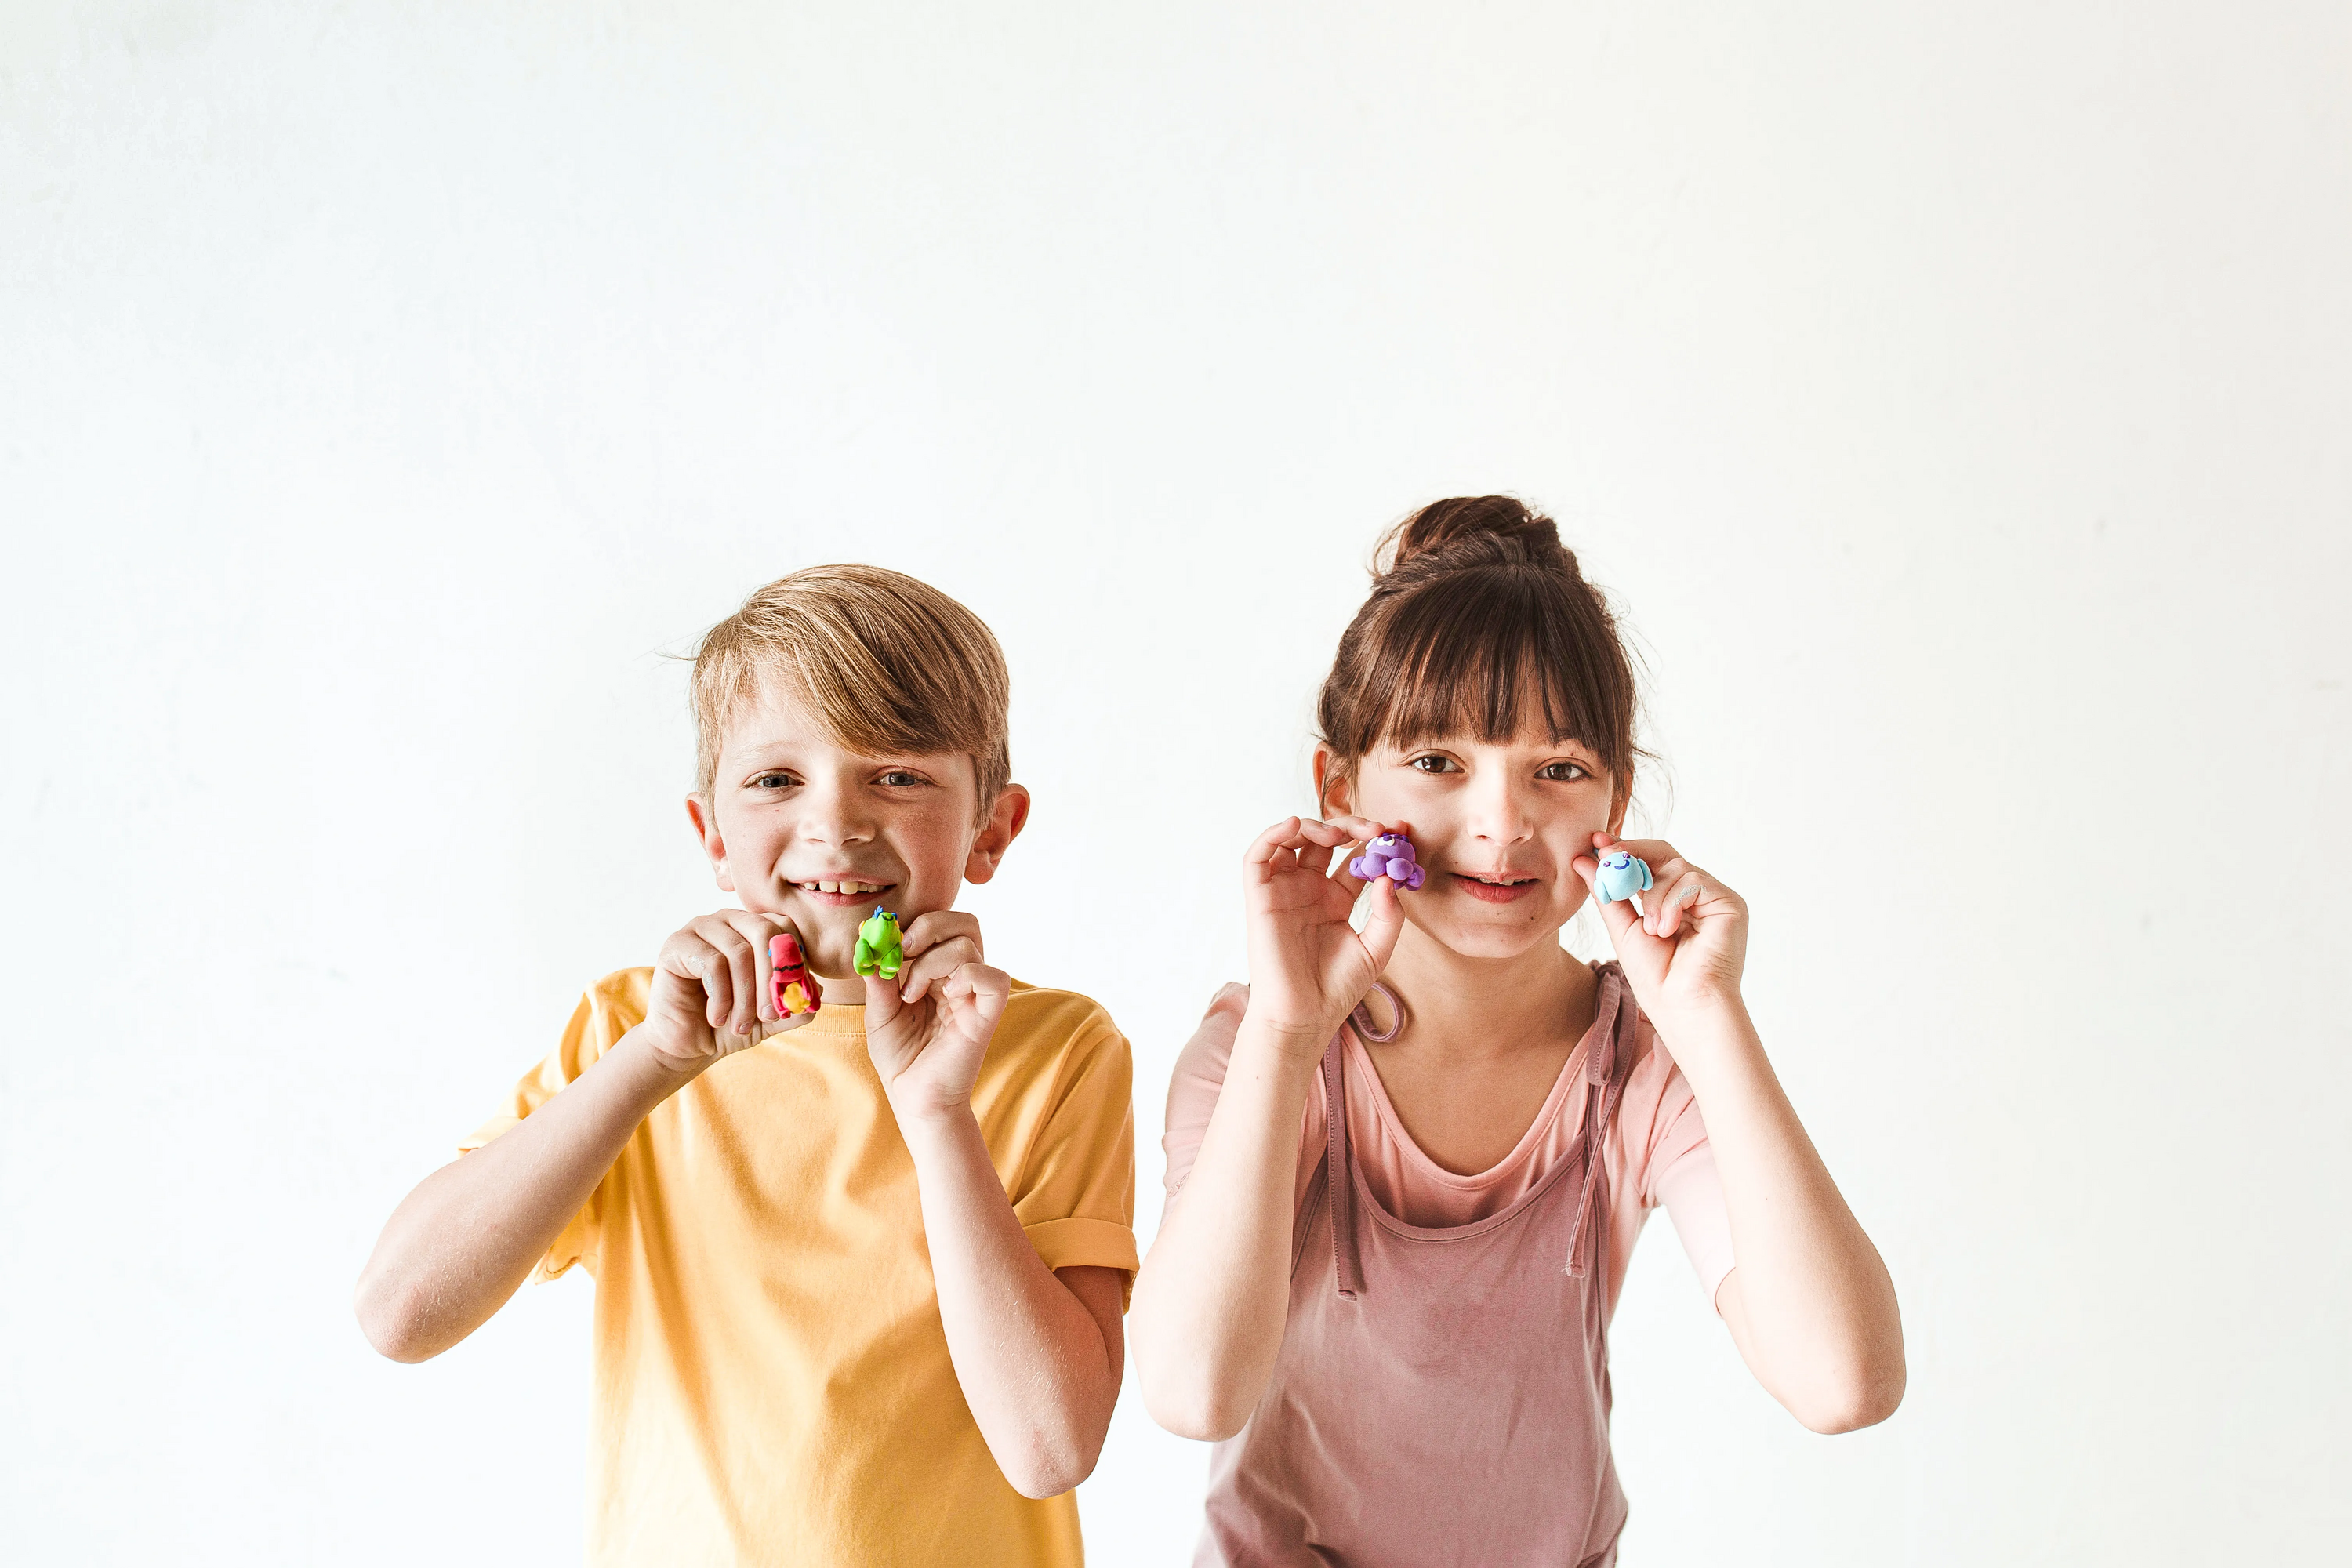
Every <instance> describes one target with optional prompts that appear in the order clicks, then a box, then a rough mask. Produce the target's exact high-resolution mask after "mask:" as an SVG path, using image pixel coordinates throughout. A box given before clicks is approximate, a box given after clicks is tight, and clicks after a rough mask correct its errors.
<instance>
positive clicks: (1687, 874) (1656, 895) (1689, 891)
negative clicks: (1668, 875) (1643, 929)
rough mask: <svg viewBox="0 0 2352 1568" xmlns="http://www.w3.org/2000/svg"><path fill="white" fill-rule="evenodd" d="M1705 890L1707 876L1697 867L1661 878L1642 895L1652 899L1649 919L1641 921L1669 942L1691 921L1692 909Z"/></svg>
mask: <svg viewBox="0 0 2352 1568" xmlns="http://www.w3.org/2000/svg"><path fill="white" fill-rule="evenodd" d="M1705 895H1706V878H1705V877H1703V876H1702V875H1701V874H1700V873H1699V870H1698V868H1696V867H1691V868H1687V869H1685V871H1684V872H1683V874H1682V875H1681V876H1679V877H1677V878H1675V879H1674V880H1673V881H1671V882H1668V881H1664V880H1663V879H1662V880H1661V881H1660V882H1659V883H1658V885H1657V886H1656V887H1655V888H1654V889H1651V890H1650V891H1649V892H1648V893H1645V894H1643V898H1644V899H1645V900H1654V902H1653V903H1652V906H1651V911H1650V918H1649V919H1648V920H1646V921H1643V924H1644V925H1646V926H1648V927H1649V928H1650V929H1651V931H1653V932H1654V933H1655V934H1656V935H1658V936H1660V937H1663V938H1664V939H1666V940H1668V941H1672V940H1673V939H1674V936H1675V932H1676V931H1681V930H1683V929H1684V928H1685V926H1687V925H1689V924H1690V923H1691V911H1692V910H1695V909H1696V908H1697V906H1698V901H1699V900H1700V899H1701V898H1702V897H1704V896H1705Z"/></svg>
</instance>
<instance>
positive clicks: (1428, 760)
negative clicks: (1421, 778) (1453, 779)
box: [1405, 752, 1462, 773]
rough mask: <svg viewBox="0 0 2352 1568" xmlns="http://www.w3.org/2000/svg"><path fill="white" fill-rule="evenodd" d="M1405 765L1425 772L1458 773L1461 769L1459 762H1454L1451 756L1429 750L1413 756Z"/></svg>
mask: <svg viewBox="0 0 2352 1568" xmlns="http://www.w3.org/2000/svg"><path fill="white" fill-rule="evenodd" d="M1405 766H1407V767H1409V768H1418V769H1419V770H1421V771H1422V772H1423V773H1460V772H1461V771H1462V764H1461V763H1457V762H1455V761H1454V759H1453V758H1452V757H1441V756H1439V755H1438V754H1437V753H1436V752H1429V753H1427V754H1425V755H1423V756H1418V757H1415V758H1413V760H1412V761H1411V762H1409V763H1406V764H1405Z"/></svg>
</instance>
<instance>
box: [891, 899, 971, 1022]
mask: <svg viewBox="0 0 2352 1568" xmlns="http://www.w3.org/2000/svg"><path fill="white" fill-rule="evenodd" d="M958 938H961V939H963V940H966V941H969V942H971V950H972V956H973V957H974V958H978V957H979V956H980V953H981V948H982V942H981V939H980V917H979V916H977V915H974V914H971V913H969V912H967V911H966V910H932V911H931V912H930V913H929V914H924V915H917V916H916V917H915V919H914V921H913V923H912V924H910V925H908V927H907V929H906V931H904V932H903V933H901V935H900V936H899V939H898V952H899V956H901V957H903V958H913V957H915V956H916V955H918V954H919V953H922V952H927V951H929V949H931V948H933V947H937V946H939V945H940V944H941V943H943V942H952V941H955V940H957V939H958ZM910 1000H911V998H910Z"/></svg>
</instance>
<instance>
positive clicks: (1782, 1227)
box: [1129, 496, 1904, 1564]
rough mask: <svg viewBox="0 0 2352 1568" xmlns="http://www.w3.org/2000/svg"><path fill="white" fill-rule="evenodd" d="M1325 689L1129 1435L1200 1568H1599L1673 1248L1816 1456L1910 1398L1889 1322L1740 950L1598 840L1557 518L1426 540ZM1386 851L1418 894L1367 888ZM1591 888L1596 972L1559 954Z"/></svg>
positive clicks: (1602, 741)
mask: <svg viewBox="0 0 2352 1568" xmlns="http://www.w3.org/2000/svg"><path fill="white" fill-rule="evenodd" d="M1382 555H1383V557H1384V558H1385V561H1386V565H1385V568H1384V569H1383V570H1382V571H1381V572H1380V574H1379V575H1378V578H1377V580H1376V582H1375V584H1374V586H1373V589H1372V595H1371V598H1370V600H1369V601H1368V602H1367V603H1366V604H1365V605H1364V607H1363V608H1362V609H1361V610H1360V611H1359V612H1358V614H1357V616H1356V618H1355V620H1354V622H1353V623H1352V624H1351V625H1350V626H1349V627H1348V631H1347V634H1346V636H1344V637H1341V638H1340V641H1339V657H1338V658H1337V659H1336V660H1335V661H1334V663H1333V665H1332V668H1331V673H1330V676H1329V678H1328V679H1327V680H1326V681H1325V682H1324V685H1323V692H1322V699H1321V701H1320V704H1319V707H1318V720H1319V723H1320V727H1321V731H1322V732H1321V737H1320V743H1319V744H1318V747H1317V750H1316V753H1315V785H1316V796H1317V801H1318V809H1319V810H1321V811H1323V812H1325V813H1327V814H1328V816H1329V820H1328V821H1314V820H1302V819H1300V818H1297V817H1292V818H1290V819H1288V820H1286V821H1284V822H1281V823H1277V824H1276V825H1275V826H1273V827H1271V828H1269V829H1267V830H1266V832H1265V834H1264V835H1262V836H1261V837H1259V838H1258V840H1257V842H1256V843H1255V844H1254V845H1252V846H1251V847H1250V851H1249V855H1248V858H1247V859H1246V861H1245V869H1244V879H1245V882H1246V885H1247V890H1248V899H1247V905H1248V921H1249V955H1250V979H1251V984H1249V986H1248V987H1247V988H1244V987H1241V986H1237V985H1229V986H1227V987H1226V988H1225V989H1224V990H1223V992H1221V993H1220V994H1218V996H1217V998H1216V999H1215V1001H1214V1002H1213V1003H1212V1004H1211V1006H1210V1009H1209V1014H1208V1016H1207V1017H1206V1018H1204V1019H1203V1020H1202V1025H1201V1028H1200V1031H1199V1033H1198V1034H1196V1035H1195V1036H1194V1037H1193V1038H1192V1043H1191V1044H1190V1045H1189V1046H1187V1047H1185V1050H1184V1054H1183V1056H1182V1058H1181V1060H1180V1061H1179V1063H1178V1065H1177V1068H1176V1074H1175V1079H1174V1081H1173V1082H1172V1084H1171V1086H1170V1089H1169V1094H1168V1134H1167V1140H1166V1147H1167V1152H1168V1178H1167V1180H1168V1199H1167V1208H1166V1211H1165V1214H1164V1216H1163V1217H1162V1219H1161V1221H1160V1234H1159V1237H1158V1239H1157V1241H1156V1242H1155V1243H1154V1244H1153V1246H1152V1248H1151V1253H1150V1257H1149V1258H1147V1259H1146V1260H1145V1262H1144V1266H1143V1271H1142V1274H1141V1277H1140V1278H1139V1279H1138V1280H1137V1282H1136V1287H1135V1300H1134V1309H1133V1312H1132V1315H1131V1316H1130V1317H1129V1331H1130V1332H1131V1334H1132V1336H1133V1340H1132V1342H1133V1344H1134V1346H1135V1361H1136V1367H1137V1371H1138V1372H1139V1374H1140V1379H1141V1384H1142V1388H1143V1395H1144V1399H1145V1402H1146V1403H1147V1405H1149V1406H1150V1410H1151V1413H1152V1415H1153V1416H1154V1417H1155V1418H1156V1419H1158V1420H1159V1422H1160V1425H1161V1426H1166V1427H1167V1428H1168V1429H1169V1430H1171V1431H1172V1432H1176V1433H1179V1434H1181V1435H1183V1436H1191V1437H1200V1438H1207V1439H1212V1440H1214V1441H1215V1442H1216V1443H1217V1444H1218V1447H1217V1449H1216V1451H1215V1456H1214V1458H1213V1462H1212V1465H1211V1471H1210V1482H1209V1499H1208V1521H1207V1529H1206V1531H1204V1533H1203V1536H1202V1542H1201V1546H1200V1551H1199V1561H1200V1562H1201V1563H1233V1564H1242V1563H1296V1562H1301V1561H1308V1562H1317V1561H1335V1562H1349V1563H1416V1564H1418V1563H1445V1562H1459V1563H1577V1564H1596V1563H1598V1564H1605V1563H1613V1562H1614V1561H1615V1560H1616V1542H1617V1535H1618V1532H1619V1531H1620V1530H1621V1529H1622V1527H1623V1525H1624V1521H1625V1501H1624V1497H1623V1494H1622V1492H1620V1491H1619V1489H1618V1487H1617V1479H1616V1473H1615V1470H1614V1468H1613V1467H1612V1464H1611V1461H1610V1456H1609V1431H1608V1424H1609V1405H1610V1392H1609V1366H1608V1323H1609V1315H1610V1312H1611V1310H1612V1308H1613V1307H1614V1305H1615V1302H1616V1295H1617V1289H1618V1286H1619V1282H1620V1281H1621V1280H1622V1278H1623V1274H1624V1264H1625V1259H1626V1257H1627V1256H1628V1254H1629V1253H1630V1252H1631V1251H1632V1249H1633V1241H1634V1238H1635V1237H1637V1236H1638V1235H1639V1234H1640V1233H1641V1228H1642V1222H1643V1218H1644V1217H1645V1214H1646V1211H1647V1210H1649V1209H1650V1208H1652V1207H1654V1206H1655V1205H1658V1204H1660V1203H1664V1204H1665V1205H1667V1206H1668V1208H1670V1209H1671V1210H1672V1211H1673V1213H1674V1216H1675V1229H1676V1230H1677V1231H1678V1232H1679V1233H1680V1234H1681V1236H1682V1238H1683V1245H1684V1247H1685V1249H1686V1250H1687V1251H1688V1252H1689V1254H1690V1257H1691V1260H1692V1262H1693V1263H1694V1264H1695V1265H1696V1268H1698V1271H1699V1274H1700V1277H1701V1279H1702V1280H1703V1281H1704V1283H1705V1284H1706V1287H1707V1289H1709V1290H1710V1291H1711V1292H1712V1294H1713V1298H1714V1301H1715V1306H1716V1310H1717V1312H1718V1313H1719V1314H1720V1315H1721V1316H1722V1318H1723V1321H1724V1322H1725V1323H1726V1325H1727V1327H1728V1328H1729V1329H1730V1331H1731V1336H1732V1339H1733V1341H1734V1342H1737V1344H1738V1347H1739V1352H1740V1354H1741V1355H1742V1356H1743V1357H1745V1358H1746V1360H1747V1363H1748V1367H1749V1368H1750V1369H1751V1370H1752V1371H1753V1372H1754V1373H1755V1374H1756V1376H1757V1378H1758V1379H1759V1381H1760V1382H1761V1383H1762V1384H1764V1386H1765V1387H1766V1388H1767V1389H1768V1390H1769V1391H1770V1392H1771V1394H1773V1396H1774V1397H1775V1398H1777V1399H1779V1400H1780V1403H1781V1404H1782V1405H1786V1406H1787V1407H1788V1408H1789V1410H1790V1412H1791V1413H1792V1414H1793V1415H1795V1416H1796V1417H1797V1419H1798V1420H1800V1421H1801V1422H1803V1423H1804V1424H1805V1425H1806V1426H1810V1427H1811V1428H1813V1429H1814V1430H1816V1431H1821V1432H1843V1431H1848V1430H1851V1429H1852V1428H1854V1427H1857V1426H1868V1425H1870V1424H1871V1423H1873V1422H1875V1421H1882V1420H1884V1419H1885V1417H1886V1416H1887V1415H1889V1414H1891V1413H1892V1412H1893V1410H1894V1409H1895V1405H1896V1403H1897V1402H1898V1401H1899V1400H1900V1399H1901V1398H1902V1394H1903V1378H1904V1372H1903V1336H1902V1326H1901V1322H1900V1320H1899V1319H1898V1317H1897V1314H1896V1310H1895V1289H1894V1285H1893V1282H1892V1281H1891V1280H1890V1279H1888V1278H1887V1274H1886V1268H1885V1265H1884V1264H1883V1263H1882V1262H1880V1260H1879V1257H1878V1253H1877V1251H1876V1249H1874V1247H1872V1246H1871V1244H1870V1238H1869V1237H1866V1236H1864V1234H1863V1232H1862V1227H1861V1226H1858V1225H1856V1224H1855V1223H1854V1219H1853V1215H1852V1214H1851V1213H1849V1212H1848V1211H1847V1209H1846V1206H1845V1202H1844V1200H1843V1198H1841V1197H1840V1196H1839V1194H1838V1190H1837V1186H1836V1184H1834V1183H1833V1182H1832V1181H1831V1179H1830V1174H1829V1172H1828V1171H1827V1170H1825V1169H1823V1167H1822V1162H1821V1157H1820V1156H1819V1155H1818V1154H1816V1153H1815V1152H1814V1151H1813V1147H1812V1144H1811V1142H1810V1141H1809V1140H1808V1139H1807V1138H1806V1136H1805V1130H1804V1128H1803V1127H1802V1126H1801V1124H1800V1123H1799V1121H1798V1120H1797V1115H1796V1112H1795V1111H1794V1110H1791V1109H1790V1105H1789V1101H1788V1100H1787V1098H1786V1097H1785V1096H1784V1095H1783V1094H1782V1093H1781V1090H1780V1084H1779V1082H1778V1081H1777V1080H1776V1079H1774V1077H1773V1073H1772V1068H1771V1064H1770V1063H1769V1061H1768V1060H1767V1059H1766V1058H1765V1055H1764V1047H1763V1045H1762V1042H1761V1041H1760V1040H1759V1038H1758V1037H1757V1034H1756V1028H1755V1026H1754V1025H1753V1024H1752V1023H1751V1022H1750V1021H1749V1020H1748V1014H1747V1010H1746V1008H1745V1007H1744V1006H1743V1005H1742V1004H1741V1001H1740V995H1739V975H1740V966H1741V962H1742V959H1743V956H1744V953H1745V950H1746V946H1747V936H1748V910H1747V906H1746V905H1745V904H1744V903H1742V902H1741V900H1740V899H1739V896H1738V894H1736V893H1734V892H1733V891H1732V890H1731V889H1729V888H1727V887H1725V886H1724V884H1723V882H1722V881H1721V879H1718V878H1717V877H1714V876H1712V875H1710V874H1709V873H1707V872H1706V871H1705V870H1703V869H1701V868H1698V867H1696V866H1694V865H1692V864H1691V863H1690V862H1688V861H1687V860H1685V859H1684V858H1682V856H1681V855H1679V854H1678V853H1677V852H1676V851H1675V848H1674V847H1673V846H1672V845H1669V844H1664V843H1660V842H1658V841H1656V840H1654V839H1627V840H1620V839H1618V838H1617V837H1614V836H1615V834H1616V832H1617V830H1618V829H1619V828H1620V827H1621V826H1622V825H1623V820H1624V816H1625V808H1626V804H1627V802H1628V800H1629V799H1630V797H1631V795H1632V793H1633V768H1634V762H1635V758H1636V756H1637V754H1638V753H1637V752H1636V751H1635V749H1634V744H1633V710H1634V691H1633V671H1632V666H1631V663H1630V661H1629V660H1628V659H1627V658H1626V655H1625V651H1624V649H1623V647H1622V645H1621V643H1620V641H1619V639H1618V636H1617V630H1616V626H1615V623H1614V622H1613V620H1612V618H1611V616H1610V614H1609V611H1608V608H1607V606H1606V605H1604V603H1603V602H1602V600H1601V595H1600V594H1599V593H1598V592H1597V591H1596V590H1595V589H1594V588H1593V587H1592V586H1591V584H1588V583H1586V582H1585V580H1584V578H1583V576H1582V575H1581V574H1580V572H1579V570H1578V568H1577V563H1576V558H1575V557H1574V556H1573V555H1572V554H1570V552H1568V551H1567V550H1566V549H1564V548H1563V547H1562V546H1561V544H1560V542H1559V531H1558V530H1557V529H1556V528H1555V527H1554V526H1553V525H1552V522H1551V521H1550V520H1549V519H1548V518H1545V517H1543V516H1541V515H1538V514H1537V513H1534V512H1531V511H1529V510H1528V509H1527V508H1525V507H1524V506H1522V505H1521V504H1520V503H1519V502H1517V501H1516V500H1511V499H1509V498H1507V497H1500V496H1486V497H1479V498H1474V499H1465V500H1447V501H1439V502H1437V503H1436V504H1435V505H1433V506H1430V507H1427V508H1424V509H1423V510H1421V511H1419V512H1417V513H1415V514H1414V515H1413V516H1412V517H1410V518H1408V519H1406V520H1405V521H1404V522H1402V524H1400V525H1399V526H1398V527H1397V529H1396V530H1394V531H1392V532H1391V535H1390V537H1389V539H1388V540H1387V541H1386V542H1384V544H1383V549H1382ZM1382 832H1395V833H1402V834H1404V835H1407V836H1408V837H1410V838H1411V839H1412V843H1413V845H1414V846H1415V847H1416V848H1417V849H1418V851H1419V858H1420V862H1421V864H1422V866H1423V868H1425V870H1426V874H1427V879H1426V882H1425V884H1424V885H1423V887H1422V888H1421V889H1418V890H1417V891H1411V892H1403V893H1400V891H1399V890H1398V889H1397V887H1396V885H1395V884H1394V882H1393V881H1391V879H1388V878H1386V877H1382V878H1380V879H1376V880H1374V881H1373V882H1372V883H1371V884H1370V919H1369V921H1368V922H1367V923H1366V925H1365V928H1364V930H1363V931H1362V932H1361V934H1359V933H1358V932H1357V931H1355V930H1353V929H1352V928H1351V926H1350V924H1349V914H1350V911H1351V910H1352V909H1353V907H1354V905H1355V902H1356V900H1357V898H1358V896H1359V895H1360V893H1362V892H1363V890H1364V889H1365V884H1364V883H1363V882H1361V881H1360V880H1359V879H1356V878H1355V877H1354V876H1352V875H1350V874H1349V871H1348V869H1347V867H1348V863H1349V858H1351V857H1352V855H1353V853H1354V848H1355V846H1357V845H1359V844H1360V843H1362V842H1364V841H1366V840H1369V839H1370V838H1371V837H1374V836H1375V835H1377V834H1380V833H1382ZM1614 848H1622V849H1624V850H1625V851H1627V852H1629V853H1630V854H1632V855H1634V856H1638V857H1639V858H1642V859H1643V860H1644V861H1646V862H1647V863H1648V865H1649V866H1650V867H1651V868H1652V871H1653V875H1654V886H1653V887H1652V888H1651V889H1650V890H1649V891H1648V892H1645V893H1643V894H1642V895H1641V900H1642V910H1641V912H1640V913H1638V914H1637V913H1636V912H1635V910H1634V909H1633V904H1632V903H1631V901H1629V900H1615V901H1609V902H1604V903H1603V904H1602V906H1601V919H1602V921H1603V922H1604V923H1605V924H1606V925H1607V927H1608V930H1609V936H1610V940H1611V942H1612V944H1613V945H1614V947H1615V949H1616V952H1617V962H1615V963H1607V964H1601V965H1598V966H1593V967H1588V966H1586V965H1584V964H1582V963H1578V962H1577V961H1576V960H1574V959H1573V958H1571V957H1570V955H1569V954H1568V953H1567V952H1565V951H1563V950H1562V948H1561V947H1560V944H1559V929H1560V927H1561V926H1562V925H1564V924H1566V923H1567V921H1569V920H1570V917H1572V916H1573V915H1574V914H1575V913H1576V911H1577V910H1578V909H1579V908H1580V907H1581V906H1582V905H1583V903H1584V901H1585V900H1586V898H1587V896H1588V894H1589V893H1590V892H1591V887H1592V883H1593V879H1594V878H1595V876H1596V874H1597V873H1598V870H1599V864H1598V862H1599V857H1600V856H1601V855H1602V854H1605V853H1607V852H1608V851H1610V850H1612V849H1614Z"/></svg>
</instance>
